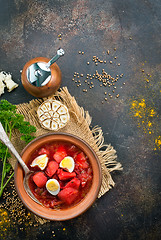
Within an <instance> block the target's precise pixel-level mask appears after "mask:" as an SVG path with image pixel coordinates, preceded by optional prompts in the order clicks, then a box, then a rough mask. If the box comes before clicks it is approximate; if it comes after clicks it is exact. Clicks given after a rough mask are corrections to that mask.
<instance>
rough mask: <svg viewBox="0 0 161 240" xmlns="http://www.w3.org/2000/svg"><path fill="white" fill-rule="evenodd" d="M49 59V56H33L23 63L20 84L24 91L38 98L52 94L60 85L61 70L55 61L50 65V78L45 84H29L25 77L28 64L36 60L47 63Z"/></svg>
mask: <svg viewBox="0 0 161 240" xmlns="http://www.w3.org/2000/svg"><path fill="white" fill-rule="evenodd" d="M49 60H50V59H49V58H45V57H37V58H33V59H31V60H30V61H29V62H27V63H26V64H25V66H24V68H23V70H22V74H21V81H22V84H23V86H24V88H25V89H26V91H27V92H29V93H30V94H31V95H33V96H35V97H38V98H43V97H48V96H50V95H52V94H54V93H55V92H56V91H57V90H58V89H59V87H60V84H61V71H60V68H59V67H58V65H57V64H56V63H54V64H52V65H51V66H50V70H51V79H50V81H49V82H48V83H47V84H46V85H45V86H41V87H36V86H34V85H33V84H31V83H30V82H29V81H28V79H27V69H28V67H29V66H30V65H32V64H33V63H36V62H43V63H47V62H48V61H49Z"/></svg>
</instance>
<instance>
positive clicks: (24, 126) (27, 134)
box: [0, 99, 36, 197]
mask: <svg viewBox="0 0 161 240" xmlns="http://www.w3.org/2000/svg"><path fill="white" fill-rule="evenodd" d="M0 122H1V123H2V125H3V127H4V129H5V131H6V132H8V133H9V138H10V140H11V136H12V131H13V129H17V130H18V131H19V132H20V134H21V137H20V139H21V140H23V141H25V142H26V143H29V142H30V141H31V140H33V139H34V138H35V136H33V135H32V133H34V132H36V128H35V127H34V126H32V125H30V123H29V122H26V121H24V116H23V115H22V114H18V113H16V106H15V105H12V104H11V103H9V102H8V101H7V100H4V99H3V100H1V101H0ZM10 157H11V154H10V153H9V152H8V148H7V147H6V146H5V145H4V144H3V143H1V142H0V159H2V163H3V170H2V177H1V185H0V197H1V196H2V193H3V190H4V188H5V187H6V185H7V184H8V182H9V181H10V179H11V177H12V176H13V174H11V176H10V177H9V179H8V180H7V181H6V182H5V183H4V181H5V178H6V175H7V173H9V171H10V169H11V165H10V164H9V163H8V162H6V160H7V159H8V158H10Z"/></svg>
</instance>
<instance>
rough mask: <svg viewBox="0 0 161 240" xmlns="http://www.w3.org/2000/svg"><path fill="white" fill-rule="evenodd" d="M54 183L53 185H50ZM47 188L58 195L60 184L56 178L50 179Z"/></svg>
mask: <svg viewBox="0 0 161 240" xmlns="http://www.w3.org/2000/svg"><path fill="white" fill-rule="evenodd" d="M50 185H53V186H50ZM52 187H53V188H55V190H52ZM46 189H47V190H48V192H49V193H50V194H52V195H54V196H55V195H57V194H58V193H59V191H60V184H59V182H58V181H57V180H56V179H49V180H48V181H47V182H46Z"/></svg>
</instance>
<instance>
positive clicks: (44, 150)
mask: <svg viewBox="0 0 161 240" xmlns="http://www.w3.org/2000/svg"><path fill="white" fill-rule="evenodd" d="M38 154H39V155H43V154H47V155H49V150H47V149H46V148H40V150H39V152H38Z"/></svg>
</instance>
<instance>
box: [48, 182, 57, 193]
mask: <svg viewBox="0 0 161 240" xmlns="http://www.w3.org/2000/svg"><path fill="white" fill-rule="evenodd" d="M46 188H47V189H48V190H49V191H56V190H58V188H59V187H58V185H57V183H55V182H54V181H50V182H48V183H47V185H46Z"/></svg>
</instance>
